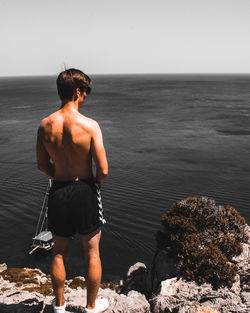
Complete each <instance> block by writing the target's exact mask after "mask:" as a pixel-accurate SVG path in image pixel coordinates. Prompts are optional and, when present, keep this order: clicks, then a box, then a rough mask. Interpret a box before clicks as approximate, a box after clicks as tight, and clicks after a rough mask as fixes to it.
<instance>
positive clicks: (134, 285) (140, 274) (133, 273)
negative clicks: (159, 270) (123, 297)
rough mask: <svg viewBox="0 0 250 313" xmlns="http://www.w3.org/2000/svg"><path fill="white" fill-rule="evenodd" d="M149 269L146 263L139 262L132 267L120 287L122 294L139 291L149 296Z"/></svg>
mask: <svg viewBox="0 0 250 313" xmlns="http://www.w3.org/2000/svg"><path fill="white" fill-rule="evenodd" d="M147 278H148V275H147V268H146V265H145V264H144V263H140V262H137V263H136V264H134V265H132V266H130V268H129V270H128V272H127V275H126V277H125V278H124V280H123V285H122V286H120V292H121V293H124V294H127V293H128V292H129V291H130V290H135V291H138V292H140V293H142V294H144V295H147Z"/></svg>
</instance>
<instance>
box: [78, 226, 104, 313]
mask: <svg viewBox="0 0 250 313" xmlns="http://www.w3.org/2000/svg"><path fill="white" fill-rule="evenodd" d="M81 237H82V245H83V251H84V256H85V260H86V262H87V274H86V284H87V306H86V307H87V309H93V308H94V307H95V299H96V296H97V293H98V289H99V287H100V282H101V277H102V266H101V260H100V254H99V242H100V238H101V229H100V228H99V229H97V230H96V231H94V232H92V233H91V234H88V235H82V236H81Z"/></svg>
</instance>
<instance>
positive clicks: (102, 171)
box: [91, 122, 108, 186]
mask: <svg viewBox="0 0 250 313" xmlns="http://www.w3.org/2000/svg"><path fill="white" fill-rule="evenodd" d="M91 153H92V157H93V159H94V161H95V165H96V179H97V183H98V184H99V186H101V184H102V183H103V182H104V180H105V179H106V177H107V176H108V161H107V157H106V151H105V148H104V145H103V138H102V132H101V129H100V127H99V125H98V123H97V122H94V126H93V130H92V138H91Z"/></svg>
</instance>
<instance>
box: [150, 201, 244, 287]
mask: <svg viewBox="0 0 250 313" xmlns="http://www.w3.org/2000/svg"><path fill="white" fill-rule="evenodd" d="M161 223H162V226H163V230H162V231H158V232H157V234H156V241H157V247H158V248H159V249H164V248H166V247H168V249H169V254H170V255H171V256H172V257H174V258H176V259H177V262H178V274H179V276H183V277H184V278H186V279H188V280H195V281H196V282H198V283H204V282H210V283H212V284H213V285H214V286H216V285H218V284H221V283H222V284H226V285H232V283H233V282H234V277H235V275H236V266H235V265H234V264H232V263H231V262H230V261H231V260H232V257H233V256H235V255H239V254H240V253H241V252H242V244H241V243H242V242H247V239H248V237H247V231H246V221H245V219H244V218H243V217H241V216H240V214H239V213H238V212H237V211H236V210H235V209H234V208H233V207H231V206H230V205H227V206H226V207H221V206H219V207H217V206H216V205H215V201H214V200H211V199H208V198H206V197H201V198H198V197H189V198H187V199H185V200H182V201H178V202H175V203H174V204H173V207H172V208H171V209H170V210H169V211H167V212H166V213H165V214H163V216H162V219H161Z"/></svg>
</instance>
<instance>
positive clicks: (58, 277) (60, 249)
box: [51, 235, 70, 306]
mask: <svg viewBox="0 0 250 313" xmlns="http://www.w3.org/2000/svg"><path fill="white" fill-rule="evenodd" d="M53 240H54V257H53V261H52V264H51V279H52V285H53V289H54V293H55V298H56V306H62V305H64V302H65V299H64V282H65V278H66V272H65V267H64V260H65V259H66V257H67V253H68V246H69V240H70V238H68V237H60V236H56V235H53Z"/></svg>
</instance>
